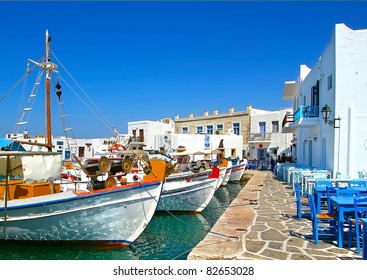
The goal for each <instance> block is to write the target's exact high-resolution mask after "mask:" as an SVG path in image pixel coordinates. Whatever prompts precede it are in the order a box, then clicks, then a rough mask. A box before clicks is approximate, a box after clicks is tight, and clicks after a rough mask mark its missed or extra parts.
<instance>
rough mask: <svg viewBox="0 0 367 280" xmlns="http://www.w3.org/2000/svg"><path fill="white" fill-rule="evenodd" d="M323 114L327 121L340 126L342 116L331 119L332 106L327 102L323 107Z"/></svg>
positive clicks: (334, 126) (334, 125)
mask: <svg viewBox="0 0 367 280" xmlns="http://www.w3.org/2000/svg"><path fill="white" fill-rule="evenodd" d="M321 114H322V118H323V119H324V120H325V123H327V124H328V125H330V126H331V127H333V128H340V118H336V119H333V120H329V118H330V115H331V108H330V107H329V106H328V105H327V104H326V105H325V106H324V107H322V109H321Z"/></svg>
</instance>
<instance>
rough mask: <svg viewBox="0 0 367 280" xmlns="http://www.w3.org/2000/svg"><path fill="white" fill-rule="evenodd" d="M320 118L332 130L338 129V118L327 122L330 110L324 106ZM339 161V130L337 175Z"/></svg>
mask: <svg viewBox="0 0 367 280" xmlns="http://www.w3.org/2000/svg"><path fill="white" fill-rule="evenodd" d="M321 114H322V118H323V119H324V120H325V123H327V124H328V125H330V126H331V127H333V128H340V118H335V119H333V120H329V118H330V115H331V108H330V107H329V106H328V105H327V104H326V105H325V106H324V107H322V109H321ZM339 160H340V130H339V141H338V165H337V174H339Z"/></svg>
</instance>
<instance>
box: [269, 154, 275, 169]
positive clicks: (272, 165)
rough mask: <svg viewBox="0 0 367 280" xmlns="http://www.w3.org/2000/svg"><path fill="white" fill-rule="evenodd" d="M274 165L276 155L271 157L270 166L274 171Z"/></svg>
mask: <svg viewBox="0 0 367 280" xmlns="http://www.w3.org/2000/svg"><path fill="white" fill-rule="evenodd" d="M274 167H275V159H274V157H271V159H270V168H271V171H272V172H274Z"/></svg>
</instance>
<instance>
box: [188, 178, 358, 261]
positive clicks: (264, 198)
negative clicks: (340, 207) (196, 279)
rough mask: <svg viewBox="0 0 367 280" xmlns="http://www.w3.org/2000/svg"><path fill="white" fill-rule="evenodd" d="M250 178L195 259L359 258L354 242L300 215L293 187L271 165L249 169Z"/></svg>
mask: <svg viewBox="0 0 367 280" xmlns="http://www.w3.org/2000/svg"><path fill="white" fill-rule="evenodd" d="M246 175H247V176H248V175H251V176H252V177H251V179H250V180H249V181H248V182H247V184H246V185H245V186H244V188H243V189H242V190H241V191H240V192H239V194H238V196H237V197H236V198H235V199H234V200H233V201H232V203H231V205H230V207H228V208H227V209H226V211H225V212H224V213H223V215H222V216H221V217H220V218H219V219H218V221H217V222H216V223H215V225H214V226H213V228H212V229H211V231H210V232H209V233H208V234H207V236H206V237H205V238H204V240H202V241H201V242H200V243H199V244H198V245H197V246H196V247H195V248H194V249H193V250H192V251H191V253H190V254H189V256H188V259H190V260H215V259H217V260H236V259H237V260H351V259H354V260H357V259H359V260H360V259H361V258H362V257H361V255H358V254H356V253H355V248H351V249H349V248H347V247H346V246H345V248H338V247H337V246H336V242H330V241H322V240H320V241H319V244H318V245H315V243H314V241H313V240H311V239H310V237H311V231H312V230H311V225H312V224H311V221H310V220H309V219H308V218H303V219H302V220H300V221H299V220H297V219H296V218H295V215H296V205H295V197H294V192H293V189H292V187H290V186H288V185H287V184H286V183H284V182H282V181H279V180H277V179H276V178H274V176H273V173H272V172H270V171H246Z"/></svg>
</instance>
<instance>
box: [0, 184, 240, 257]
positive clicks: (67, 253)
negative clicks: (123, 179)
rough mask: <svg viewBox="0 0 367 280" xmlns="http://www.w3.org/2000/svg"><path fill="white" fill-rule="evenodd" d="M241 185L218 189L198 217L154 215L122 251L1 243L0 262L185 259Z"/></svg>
mask: <svg viewBox="0 0 367 280" xmlns="http://www.w3.org/2000/svg"><path fill="white" fill-rule="evenodd" d="M242 187H243V186H242V185H240V184H234V183H229V184H228V185H227V186H225V187H220V188H219V189H218V190H217V191H216V193H215V195H214V197H213V199H212V200H211V202H210V203H209V205H208V206H207V207H206V208H205V209H204V210H203V211H202V212H201V214H190V213H177V212H176V213H168V212H157V213H156V214H155V215H154V217H153V219H152V221H151V222H150V224H149V225H148V227H147V228H146V230H145V231H144V232H143V234H142V235H141V236H140V237H139V238H138V239H137V240H136V241H135V242H134V243H133V244H132V245H131V246H130V247H127V248H121V249H113V250H106V249H100V248H99V249H98V248H95V247H90V246H85V245H81V244H70V243H47V244H42V243H32V242H26V243H19V242H13V243H9V242H0V259H2V260H139V259H145V260H171V259H181V260H183V259H187V256H188V254H189V253H190V251H191V250H192V249H193V248H194V247H195V246H196V245H197V244H198V243H199V242H200V241H201V240H202V239H203V238H204V237H205V235H206V234H207V233H208V231H209V230H210V229H211V228H212V227H213V225H214V224H215V222H216V221H217V220H218V218H219V217H220V216H221V215H222V213H223V212H224V211H225V209H226V208H227V207H228V205H229V204H230V203H231V201H232V200H233V199H234V198H235V197H236V196H237V194H238V192H239V191H240V190H241V189H242Z"/></svg>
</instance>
